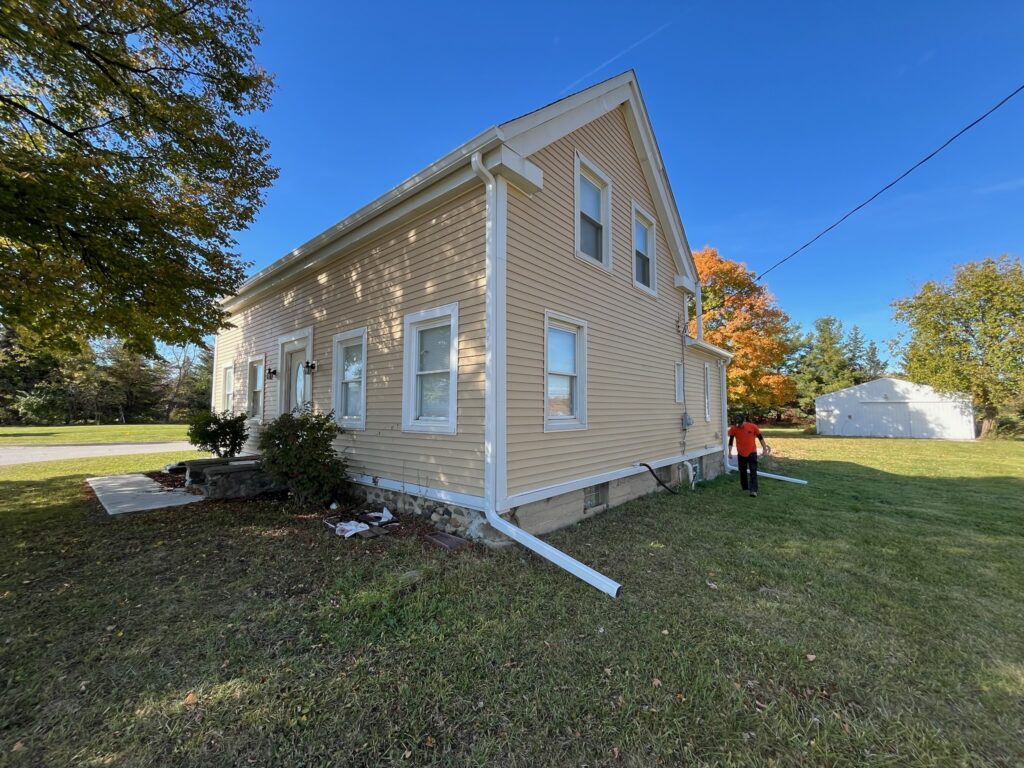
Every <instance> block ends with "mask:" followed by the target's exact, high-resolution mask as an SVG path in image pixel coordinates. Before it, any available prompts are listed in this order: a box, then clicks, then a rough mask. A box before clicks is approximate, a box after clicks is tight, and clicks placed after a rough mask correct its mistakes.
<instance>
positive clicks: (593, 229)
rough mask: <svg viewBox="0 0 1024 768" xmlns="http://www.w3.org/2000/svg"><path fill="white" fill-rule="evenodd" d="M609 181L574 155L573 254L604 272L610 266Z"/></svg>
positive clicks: (595, 168) (587, 162) (601, 173)
mask: <svg viewBox="0 0 1024 768" xmlns="http://www.w3.org/2000/svg"><path fill="white" fill-rule="evenodd" d="M611 198H612V182H611V179H609V178H608V176H607V175H605V174H604V173H603V172H602V171H601V170H600V169H599V168H598V167H597V166H596V165H594V164H593V163H591V162H590V161H589V160H587V158H586V157H584V156H583V155H582V154H581V153H579V152H577V153H576V255H577V256H579V257H580V258H582V259H585V260H587V261H590V262H592V263H596V264H599V265H601V266H603V267H604V268H605V269H611V266H612V227H611V210H612V205H611Z"/></svg>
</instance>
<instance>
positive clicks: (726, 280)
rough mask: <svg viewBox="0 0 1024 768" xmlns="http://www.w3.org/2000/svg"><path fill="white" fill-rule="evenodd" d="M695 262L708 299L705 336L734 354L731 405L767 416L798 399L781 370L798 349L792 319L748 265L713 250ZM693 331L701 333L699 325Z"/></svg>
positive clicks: (704, 251) (698, 254)
mask: <svg viewBox="0 0 1024 768" xmlns="http://www.w3.org/2000/svg"><path fill="white" fill-rule="evenodd" d="M693 259H694V262H695V263H696V265H697V273H698V274H699V275H700V280H701V285H702V294H703V298H704V338H705V339H706V340H707V341H709V342H710V343H712V344H715V345H717V346H720V347H722V348H723V349H728V350H730V351H731V352H732V353H733V360H732V362H731V363H730V364H729V368H728V370H727V374H726V375H727V386H728V390H729V407H730V408H732V409H741V410H744V411H753V412H764V411H767V410H769V409H771V408H777V407H779V406H781V405H783V404H785V403H787V402H789V401H790V400H792V399H793V397H794V394H795V390H794V388H793V383H792V381H791V380H790V378H789V377H788V376H786V375H785V374H784V373H782V372H781V368H782V366H783V365H784V363H785V361H786V357H787V355H788V354H789V353H790V351H791V350H792V345H793V342H792V333H793V332H792V329H791V327H790V324H789V316H788V315H786V313H785V312H783V311H782V310H781V309H780V308H779V307H778V305H777V304H776V303H775V298H774V297H773V296H772V295H771V293H769V292H768V289H767V288H765V287H764V286H763V285H759V284H758V283H757V282H755V280H754V277H755V275H754V273H753V272H750V271H748V270H747V268H746V267H745V266H744V265H743V264H741V263H739V262H735V261H730V260H728V259H725V258H722V257H721V256H720V255H719V253H718V251H717V249H715V248H711V247H710V246H707V247H705V248H703V249H702V250H699V251H695V252H694V254H693ZM690 333H691V335H692V334H694V333H696V322H695V321H691V323H690Z"/></svg>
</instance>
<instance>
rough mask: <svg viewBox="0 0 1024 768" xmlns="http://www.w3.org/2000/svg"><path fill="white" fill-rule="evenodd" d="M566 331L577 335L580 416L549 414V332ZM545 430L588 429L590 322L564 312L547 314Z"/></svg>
mask: <svg viewBox="0 0 1024 768" xmlns="http://www.w3.org/2000/svg"><path fill="white" fill-rule="evenodd" d="M552 326H554V327H555V328H564V329H566V330H571V331H574V332H575V333H576V400H577V402H576V415H575V416H555V417H552V416H549V415H548V330H549V329H550V328H551V327H552ZM543 371H544V431H545V432H563V431H567V430H577V429H586V428H587V323H586V321H585V320H577V319H576V318H575V317H570V316H569V315H563V314H562V313H561V312H553V311H550V310H546V311H545V312H544V360H543Z"/></svg>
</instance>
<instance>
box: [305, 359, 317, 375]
mask: <svg viewBox="0 0 1024 768" xmlns="http://www.w3.org/2000/svg"><path fill="white" fill-rule="evenodd" d="M304 367H305V369H306V373H310V374H312V373H316V360H313V361H309V360H307V361H306V365H305V366H304Z"/></svg>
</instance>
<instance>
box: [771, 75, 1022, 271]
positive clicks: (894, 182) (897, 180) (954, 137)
mask: <svg viewBox="0 0 1024 768" xmlns="http://www.w3.org/2000/svg"><path fill="white" fill-rule="evenodd" d="M1022 91H1024V84H1021V85H1020V87H1018V88H1017V89H1016V90H1015V91H1013V92H1012V93H1011V94H1010V95H1008V96H1007V97H1005V98H1004V99H1003V100H1002V101H1000V102H999V103H998V104H996V105H995V106H994V107H992V108H991V109H990V110H988V112H986V113H985V114H983V115H982V116H981V117H979V118H977V119H976V120H974V121H972V122H970V123H968V124H967V125H965V126H964V127H963V128H961V129H960V130H959V131H957V132H956V133H954V134H953V135H952V136H950V137H949V138H948V139H946V141H944V142H943V143H942V145H941V146H940V147H939V148H938V149H936V150H934V151H932V152H930V153H929V154H927V155H925V156H924V157H922V158H921V159H920V160H918V161H917V162H916V163H914V164H913V165H912V166H910V167H909V168H908V169H907V170H905V171H904V172H903V173H901V174H900V175H899V176H897V177H896V178H895V179H893V180H892V181H890V182H889V183H888V184H886V185H885V186H884V187H882V188H881V189H880V190H878V191H877V192H875V194H873V195H872V196H871V197H869V198H868V199H867V200H865V201H864V202H863V203H861V204H860V205H858V206H857V207H856V208H852V209H851V210H849V211H848V212H847V213H845V214H844V215H843V216H842V217H841V218H839V219H837V220H836V221H835V222H833V223H832V224H831V225H829V226H828V227H826V228H825V229H823V230H821V232H819V233H818V234H816V235H815V236H814V237H812V238H811V239H810V240H808V241H807V242H806V243H804V244H803V245H801V246H800V247H799V248H797V249H796V250H795V251H793V252H792V253H791V254H789V256H786V257H785V258H784V259H779V260H778V261H777V262H775V263H774V264H772V265H771V266H770V267H768V269H766V270H765V271H764V272H762V273H761V274H759V275H758V276H757V277H756V278H754V279H755V280H760V279H761V278H762V277H764V276H765V275H767V274H768V273H769V272H771V271H772V270H773V269H775V268H776V267H779V266H782V265H783V264H785V263H786V262H787V261H789V260H790V259H792V258H793V257H794V256H796V255H797V254H798V253H800V251H802V250H804V248H807V247H808V246H809V245H812V244H813V243H814V242H815V241H816V240H819V239H820V238H822V237H824V236H825V235H827V234H828V233H829V232H831V231H832V230H833V229H835V228H836V227H838V226H839V225H840V224H842V223H843V222H844V221H846V220H847V219H848V218H850V217H851V216H853V214H855V213H856V212H857V211H859V210H860V209H861V208H863V207H864V206H866V205H867V204H868V203H870V202H872V201H873V200H874V199H875V198H877V197H879V196H880V195H881V194H883V193H884V192H887V191H888V190H890V189H892V188H893V187H894V186H896V185H897V184H899V183H900V182H901V181H903V179H905V178H907V176H909V175H910V174H912V173H913V172H914V171H916V170H917V169H918V168H920V167H921V166H922V165H924V164H925V163H927V162H928V161H929V160H931V159H932V158H933V157H935V156H936V155H937V154H939V152H941V151H942V150H944V149H945V148H946V147H948V146H949V145H950V144H952V143H953V142H954V141H956V140H957V139H959V138H960V137H961V136H963V135H964V134H965V133H967V132H968V131H969V130H971V128H973V127H974V126H976V125H977V124H978V123H980V122H981V121H982V120H984V119H985V118H986V117H988V116H989V115H991V114H992V113H993V112H995V111H996V110H997V109H999V108H1000V107H1001V106H1003V105H1004V104H1006V102H1008V101H1009V100H1010V99H1012V98H1013V97H1014V96H1016V95H1017V94H1019V93H1021V92H1022Z"/></svg>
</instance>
